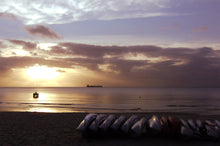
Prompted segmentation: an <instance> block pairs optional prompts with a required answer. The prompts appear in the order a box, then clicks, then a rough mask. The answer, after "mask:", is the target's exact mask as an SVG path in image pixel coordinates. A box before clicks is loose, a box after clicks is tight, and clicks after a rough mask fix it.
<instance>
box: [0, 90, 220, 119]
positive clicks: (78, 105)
mask: <svg viewBox="0 0 220 146" xmlns="http://www.w3.org/2000/svg"><path fill="white" fill-rule="evenodd" d="M35 91H37V92H39V98H37V99H35V98H33V92H35ZM0 111H19V112H54V113H66V112H97V113H110V112H111V113H117V112H120V113H123V112H181V113H195V114H201V115H220V88H107V87H103V88H94V87H90V88H86V87H82V88H80V87H79V88H76V87H47V88H44V87H41V88H32V87H27V88H24V87H19V88H17V87H9V88H8V87H1V88H0Z"/></svg>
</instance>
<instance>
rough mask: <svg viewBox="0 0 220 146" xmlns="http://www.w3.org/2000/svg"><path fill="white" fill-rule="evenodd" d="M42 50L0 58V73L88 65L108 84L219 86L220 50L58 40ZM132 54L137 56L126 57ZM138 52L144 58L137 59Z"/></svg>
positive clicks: (60, 70) (84, 66)
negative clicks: (44, 66) (32, 54)
mask: <svg viewBox="0 0 220 146" xmlns="http://www.w3.org/2000/svg"><path fill="white" fill-rule="evenodd" d="M41 51H42V52H40V53H41V54H42V53H44V56H47V55H48V56H50V57H48V58H46V59H45V57H44V58H40V56H41V55H39V56H38V57H36V56H35V57H10V58H3V57H0V66H1V67H0V73H3V72H6V71H10V69H11V68H18V67H19V68H22V67H27V66H33V65H34V64H39V65H46V66H49V67H58V68H60V69H58V70H57V71H58V72H64V71H65V70H64V69H62V68H71V69H75V68H87V69H88V70H90V71H93V72H94V73H96V74H97V75H101V76H105V77H106V78H108V80H109V83H110V82H111V86H117V85H118V84H117V83H116V84H115V85H114V84H113V83H112V80H114V81H119V82H120V83H123V84H120V85H121V86H122V85H124V86H145V87H220V76H219V74H220V53H219V51H218V50H213V49H212V48H209V47H203V48H198V49H190V48H162V47H157V46H96V45H84V44H74V43H60V44H58V45H57V46H53V47H51V50H41ZM38 53H39V52H38ZM131 54H132V55H133V56H135V57H136V58H135V59H132V58H129V55H131ZM140 54H142V56H145V58H144V59H143V58H138V57H139V56H138V55H140ZM126 55H128V57H125V56H126ZM132 55H131V56H132ZM154 59H156V60H154ZM105 81H106V83H105V84H106V85H108V82H107V80H105Z"/></svg>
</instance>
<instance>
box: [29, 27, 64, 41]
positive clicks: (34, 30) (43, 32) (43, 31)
mask: <svg viewBox="0 0 220 146" xmlns="http://www.w3.org/2000/svg"><path fill="white" fill-rule="evenodd" d="M25 30H26V31H27V32H28V33H30V34H31V35H37V36H41V37H42V38H50V39H61V38H62V37H61V36H59V35H57V33H56V32H54V31H53V30H52V29H50V28H49V27H46V26H43V25H36V26H26V27H25Z"/></svg>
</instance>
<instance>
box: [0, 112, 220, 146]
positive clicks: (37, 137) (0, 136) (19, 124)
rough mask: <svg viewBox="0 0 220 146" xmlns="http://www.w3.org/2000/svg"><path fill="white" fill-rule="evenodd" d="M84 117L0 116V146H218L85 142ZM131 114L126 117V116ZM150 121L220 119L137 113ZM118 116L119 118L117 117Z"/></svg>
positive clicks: (178, 142)
mask: <svg viewBox="0 0 220 146" xmlns="http://www.w3.org/2000/svg"><path fill="white" fill-rule="evenodd" d="M86 114H87V113H37V112H36V113H34V112H33V113H32V112H0V145H149V146H151V145H152V146H153V145H159V146H160V145H161V146H168V145H169V146H176V145H182V146H184V145H188V146H191V145H192V146H196V145H200V146H207V145H209V146H210V145H211V146H212V145H213V146H217V145H219V144H220V143H219V141H212V140H183V139H170V138H159V137H141V138H130V137H114V136H109V137H96V138H85V137H83V136H82V134H81V133H80V132H78V131H76V127H77V126H78V125H79V123H80V122H81V121H82V120H83V118H84V117H85V115H86ZM132 114H134V113H126V114H125V115H126V116H129V115H132ZM136 114H137V115H138V116H139V117H143V116H145V117H146V118H150V117H151V116H152V115H153V114H156V115H158V116H162V115H171V116H174V117H177V118H182V119H201V120H205V119H210V120H214V119H218V120H219V119H220V117H219V116H214V115H213V116H202V115H194V114H177V113H136ZM117 115H120V114H119V113H117Z"/></svg>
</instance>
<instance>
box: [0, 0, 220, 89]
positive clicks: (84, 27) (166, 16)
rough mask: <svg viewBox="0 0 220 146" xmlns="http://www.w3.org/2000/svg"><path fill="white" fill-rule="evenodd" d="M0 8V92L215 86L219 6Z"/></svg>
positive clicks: (75, 0) (219, 59) (173, 0)
mask: <svg viewBox="0 0 220 146" xmlns="http://www.w3.org/2000/svg"><path fill="white" fill-rule="evenodd" d="M0 6H1V7H0V77H1V78H0V87H34V86H40V87H85V86H86V85H87V84H90V85H103V86H104V87H220V27H219V26H220V19H219V15H220V1H219V0H65V1H62V0H34V1H31V0H19V1H17V0H1V1H0Z"/></svg>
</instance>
